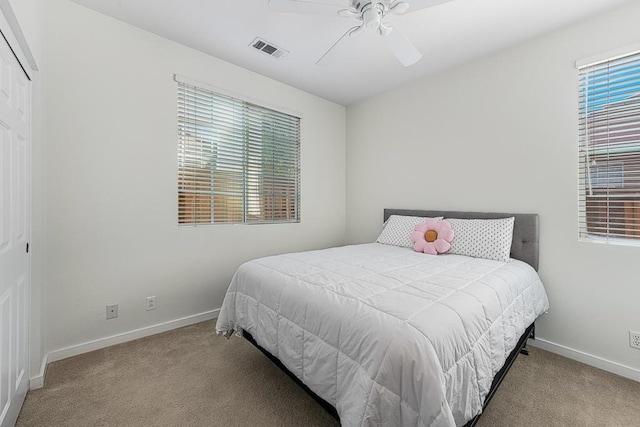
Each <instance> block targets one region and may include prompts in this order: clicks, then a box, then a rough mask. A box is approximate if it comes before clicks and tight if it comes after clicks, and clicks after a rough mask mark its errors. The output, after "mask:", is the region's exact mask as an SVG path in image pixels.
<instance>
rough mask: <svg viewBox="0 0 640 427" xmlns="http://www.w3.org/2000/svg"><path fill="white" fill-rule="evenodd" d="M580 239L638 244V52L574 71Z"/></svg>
mask: <svg viewBox="0 0 640 427" xmlns="http://www.w3.org/2000/svg"><path fill="white" fill-rule="evenodd" d="M579 81H580V88H579V143H580V149H579V214H578V216H579V232H580V237H581V238H589V239H592V240H601V241H614V242H623V241H624V240H626V241H628V242H633V241H634V240H640V53H635V54H630V55H626V56H621V57H616V58H615V59H611V60H606V61H602V62H599V63H596V64H591V65H587V66H583V67H580V68H579Z"/></svg>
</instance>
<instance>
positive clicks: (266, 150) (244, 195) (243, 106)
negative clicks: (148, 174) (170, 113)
mask: <svg viewBox="0 0 640 427" xmlns="http://www.w3.org/2000/svg"><path fill="white" fill-rule="evenodd" d="M174 81H175V82H176V83H177V99H178V105H177V149H178V153H177V154H178V165H177V166H178V167H177V169H178V180H177V181H178V182H177V184H178V185H177V198H178V202H177V208H178V218H177V224H178V226H180V227H194V226H208V225H234V224H246V225H256V224H289V223H299V222H300V221H301V187H302V185H301V148H302V144H301V131H302V114H300V113H299V112H296V111H291V110H288V109H286V108H282V107H279V106H274V105H272V104H269V103H267V102H262V101H259V100H256V99H252V98H250V97H246V96H243V95H239V94H237V93H233V92H230V91H227V90H224V89H220V88H217V87H214V86H211V85H209V84H206V83H203V82H198V81H195V80H192V79H189V78H187V77H184V76H181V75H178V74H174ZM193 93H198V94H202V93H204V94H206V95H207V96H211V97H212V99H214V104H217V101H220V102H221V105H225V106H228V105H230V104H233V105H234V106H236V105H237V106H239V107H238V110H236V109H235V107H234V110H233V115H232V116H233V120H232V121H231V122H228V123H223V122H222V121H223V120H224V119H229V116H226V115H225V114H224V113H222V112H220V114H221V115H220V116H219V117H218V118H219V119H220V121H218V122H211V123H210V126H208V124H207V126H204V127H206V131H205V130H198V129H199V128H200V127H202V126H200V125H199V124H196V123H197V122H202V121H203V120H201V118H200V117H198V118H197V119H194V120H191V121H190V120H189V118H190V117H188V114H189V113H188V111H190V112H192V110H195V111H197V112H200V111H201V110H199V109H198V108H199V107H198V106H195V104H198V102H193V104H194V105H190V106H189V107H188V106H187V104H188V102H187V94H193ZM181 97H182V98H181ZM216 100H217V101H216ZM227 102H229V103H230V104H226V103H227ZM207 112H209V113H212V111H207ZM213 116H214V115H213V114H211V118H212V119H213ZM193 117H195V113H194V116H193ZM236 118H237V119H238V120H237V121H236ZM280 119H282V120H284V121H281V120H280ZM239 122H241V123H239ZM283 124H284V127H283V126H280V125H283ZM225 126H226V127H228V128H229V133H228V134H227V135H226V136H225V137H222V138H220V139H219V140H218V141H217V142H213V141H212V140H213V139H216V138H214V137H212V136H211V135H212V134H214V133H215V132H218V133H219V132H220V129H221V128H222V127H225ZM186 129H189V130H190V131H191V132H190V134H189V135H188V136H187V132H186ZM266 129H271V133H269V132H268V131H267V130H266ZM207 133H208V135H207V138H201V136H202V135H203V134H207ZM278 135H280V139H279V137H278ZM282 135H286V136H284V137H283V136H282ZM198 138H200V139H199V140H198ZM282 138H284V139H282ZM205 139H208V140H207V141H205ZM187 140H189V142H187ZM229 141H232V142H231V143H229ZM282 141H285V142H284V143H283V142H282ZM290 143H292V144H290ZM189 144H191V145H189ZM194 144H195V145H198V144H200V147H203V150H204V151H206V150H209V151H208V157H205V158H203V157H197V156H196V155H195V154H191V155H187V154H186V151H188V150H187V147H189V149H191V151H193V147H194V146H195V145H194ZM287 144H288V145H287ZM195 151H196V152H197V151H198V149H197V148H196V150H195ZM214 151H215V152H216V154H214ZM218 151H225V153H227V155H228V156H229V157H227V159H226V165H227V166H229V165H231V166H230V167H231V170H227V171H226V173H227V174H231V175H235V176H234V177H232V178H229V179H231V183H227V184H224V187H222V188H219V189H216V187H217V183H216V171H218V172H219V171H221V170H223V168H219V166H217V165H212V163H216V162H218V160H217V159H218V153H217V152H218ZM228 153H231V154H228ZM187 157H189V159H188V160H186V159H187ZM265 157H267V159H266V161H265ZM229 159H231V160H233V164H232V163H230V160H229ZM198 161H202V162H206V163H208V165H204V166H203V167H202V168H197V167H195V166H186V164H187V163H189V162H191V163H197V162H198ZM220 163H222V162H220ZM279 167H280V168H284V169H282V171H281V172H278V168H279ZM186 170H190V171H191V172H193V173H200V172H203V175H205V178H204V180H205V181H207V180H208V181H207V185H204V186H202V184H201V182H200V181H201V180H200V179H199V178H197V177H194V178H193V182H196V183H197V184H196V185H198V186H200V187H203V188H205V190H202V188H200V187H197V188H192V189H185V183H186V182H188V181H185V180H184V178H185V171H186ZM209 173H210V174H211V175H210V176H208V177H206V175H208V174H209ZM240 183H241V184H240ZM264 183H266V185H267V187H268V189H265V188H264V187H262V185H263V184H264ZM249 187H253V189H249ZM240 188H241V189H240ZM277 190H279V191H277ZM225 193H231V194H233V196H234V197H235V198H236V199H238V198H240V197H241V199H242V202H241V208H238V207H236V208H235V209H232V210H233V213H235V217H234V215H233V213H229V212H231V211H226V210H224V209H222V210H221V211H217V212H216V210H215V208H216V206H220V204H219V203H218V204H216V203H215V198H218V197H222V196H224V194H225ZM278 193H279V194H280V196H279V197H278V196H277V194H278ZM199 194H200V195H204V196H205V197H208V198H209V205H210V211H209V219H208V220H206V211H207V209H208V208H207V209H202V207H198V201H197V196H198V195H199ZM184 195H192V196H193V198H194V201H193V202H192V203H193V208H192V209H193V211H192V213H191V214H185V208H184V206H186V205H185V204H184V203H185V202H184V198H183V196H184ZM236 201H238V200H236ZM265 204H266V205H268V204H271V206H267V208H264V206H265ZM236 205H238V204H237V203H236ZM279 205H283V206H286V210H282V209H280V210H278V209H277V208H276V207H277V206H279ZM220 212H224V213H223V214H222V217H223V218H222V220H220V219H216V216H218V214H219V213H220ZM256 212H257V214H256ZM203 213H205V214H204V216H203ZM282 215H284V217H282ZM232 217H233V219H231V218H232ZM203 218H205V220H203Z"/></svg>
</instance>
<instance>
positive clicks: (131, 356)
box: [17, 322, 640, 427]
mask: <svg viewBox="0 0 640 427" xmlns="http://www.w3.org/2000/svg"><path fill="white" fill-rule="evenodd" d="M213 330H214V323H213V322H204V323H199V324H196V325H192V326H188V327H186V328H182V329H177V330H174V331H170V332H166V333H163V334H159V335H155V336H152V337H148V338H143V339H140V340H137V341H132V342H129V343H125V344H120V345H117V346H113V347H109V348H106V349H102V350H98V351H94V352H91V353H87V354H83V355H80V356H76V357H73V358H69V359H66V360H61V361H59V362H55V363H52V364H50V365H49V368H48V371H47V376H46V383H45V386H44V387H43V388H42V389H40V390H35V391H31V392H29V394H28V395H27V398H26V400H25V403H24V406H23V408H22V412H21V413H20V417H19V418H18V423H17V425H18V426H47V427H49V426H51V427H53V426H65V427H67V426H68V427H74V426H82V427H86V426H337V425H338V423H337V422H336V421H335V420H333V419H332V418H331V417H330V416H329V415H328V414H327V413H326V412H325V411H324V410H323V409H322V408H321V407H320V406H319V405H318V404H317V403H316V402H315V401H314V400H313V399H311V398H310V397H309V396H308V395H307V394H305V393H304V392H302V391H301V390H300V388H299V387H298V386H297V385H296V384H295V383H294V382H293V381H291V380H290V379H289V378H288V377H287V376H286V375H285V374H284V373H282V372H281V371H280V370H279V369H278V368H276V367H275V366H274V365H273V364H272V363H271V362H270V361H269V360H268V359H267V358H266V357H265V356H264V355H262V353H260V352H259V351H258V350H257V349H255V348H253V347H252V346H251V345H250V344H249V343H247V342H246V341H245V340H242V339H239V338H237V337H234V338H233V339H230V340H225V339H224V338H222V337H218V336H215V335H214V334H213ZM639 402H640V383H637V382H634V381H631V380H627V379H625V378H621V377H618V376H616V375H613V374H609V373H607V372H603V371H600V370H597V369H594V368H591V367H589V366H586V365H583V364H580V363H578V362H574V361H571V360H569V359H565V358H563V357H560V356H557V355H554V354H552V353H548V352H545V351H543V350H539V349H535V348H531V355H530V356H528V357H526V356H519V357H518V358H517V360H516V362H515V364H514V366H513V368H512V369H511V371H510V372H509V375H507V378H506V379H505V381H504V382H503V384H502V386H501V387H500V389H499V391H498V393H497V394H496V396H495V397H494V398H493V400H492V401H491V403H490V405H489V407H488V408H487V410H486V411H485V414H484V415H483V416H482V418H481V420H480V423H479V425H480V426H484V427H489V426H491V427H494V426H497V427H499V426H538V425H539V426H638V425H640V421H639V420H640V403H639Z"/></svg>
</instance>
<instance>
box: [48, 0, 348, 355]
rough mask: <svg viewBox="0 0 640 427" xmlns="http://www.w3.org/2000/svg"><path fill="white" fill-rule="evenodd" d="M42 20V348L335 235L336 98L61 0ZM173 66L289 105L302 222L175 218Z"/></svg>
mask: <svg viewBox="0 0 640 427" xmlns="http://www.w3.org/2000/svg"><path fill="white" fill-rule="evenodd" d="M44 21H45V23H44V40H45V45H44V67H45V71H44V73H43V84H44V90H45V92H46V98H45V107H44V108H45V113H46V135H47V164H46V185H47V189H46V202H47V203H46V228H47V271H46V274H47V314H48V330H47V349H48V350H49V351H55V350H59V349H61V348H65V347H68V346H73V345H77V344H80V343H85V342H87V341H90V340H95V339H101V338H104V337H108V336H111V335H114V334H119V333H123V332H128V331H132V330H135V329H137V328H143V327H147V326H149V325H155V324H160V323H162V322H166V321H171V320H174V319H178V318H182V317H185V316H190V315H195V314H198V313H204V312H208V311H211V310H214V309H217V308H219V307H220V306H221V303H222V299H223V297H224V294H225V291H226V289H227V287H228V285H229V282H230V280H231V276H232V274H233V272H234V271H235V269H236V267H237V266H238V265H239V264H240V263H242V262H244V261H246V260H248V259H251V258H255V257H259V256H263V255H268V254H275V253H281V252H287V251H297V250H307V249H313V248H322V247H328V246H333V245H340V244H342V243H343V242H344V236H345V215H346V212H345V185H344V183H345V108H344V107H343V106H339V105H337V104H334V103H331V102H328V101H326V100H323V99H321V98H318V97H315V96H312V95H309V94H307V93H304V92H302V91H300V90H297V89H293V88H291V87H289V86H286V85H284V84H281V83H278V82H276V81H274V80H271V79H268V78H266V77H263V76H260V75H258V74H255V73H252V72H249V71H247V70H244V69H242V68H239V67H236V66H233V65H231V64H228V63H225V62H223V61H221V60H218V59H216V58H213V57H211V56H208V55H205V54H203V53H201V52H198V51H195V50H192V49H189V48H186V47H184V46H181V45H179V44H176V43H173V42H170V41H168V40H166V39H163V38H160V37H158V36H155V35H153V34H150V33H147V32H145V31H142V30H139V29H136V28H134V27H132V26H129V25H126V24H123V23H121V22H118V21H116V20H114V19H111V18H109V17H106V16H103V15H100V14H97V13H95V12H92V11H90V10H89V9H86V8H83V7H81V6H78V5H76V4H74V3H71V2H68V1H67V0H54V1H48V2H47V6H46V13H45V15H44ZM174 73H177V74H180V75H184V76H187V77H189V78H191V79H194V80H198V81H201V82H205V83H207V84H210V85H213V86H216V87H220V88H222V89H224V90H227V91H232V92H234V93H237V94H244V95H246V96H249V97H251V98H253V99H257V100H262V101H264V102H266V103H268V104H271V105H278V106H281V107H284V108H286V109H288V110H293V111H298V112H300V113H302V115H303V118H302V137H301V164H302V176H301V180H302V196H301V197H302V205H301V212H302V221H301V223H299V224H287V225H252V226H243V225H233V226H204V227H198V228H190V227H178V226H177V180H176V173H177V171H176V165H177V160H176V156H177V145H176V102H177V101H176V97H177V94H176V83H175V82H174V81H173V74H174ZM150 295H155V296H156V297H157V307H158V308H157V309H156V310H155V311H148V312H147V311H145V298H146V297H147V296H150ZM109 303H119V305H120V313H119V317H118V318H117V319H114V320H109V321H106V320H105V306H106V304H109ZM212 332H213V331H212Z"/></svg>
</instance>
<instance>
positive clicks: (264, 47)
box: [249, 37, 289, 59]
mask: <svg viewBox="0 0 640 427" xmlns="http://www.w3.org/2000/svg"><path fill="white" fill-rule="evenodd" d="M249 46H251V47H252V48H254V49H257V50H259V51H260V52H262V53H265V54H267V55H269V56H271V57H273V58H276V59H281V58H282V57H283V56H284V55H285V54H287V53H289V52H287V51H286V50H284V49H280V48H279V47H277V46H275V45H274V44H273V43H269V42H267V41H265V40H262V39H261V38H258V37H257V38H255V39H254V40H253V41H252V42H251V44H250V45H249Z"/></svg>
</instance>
